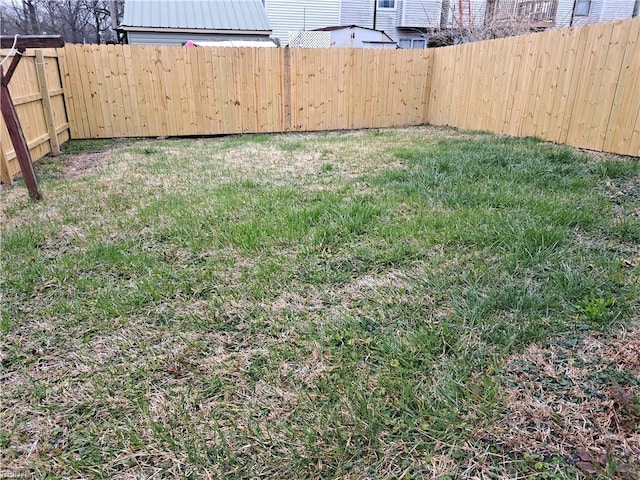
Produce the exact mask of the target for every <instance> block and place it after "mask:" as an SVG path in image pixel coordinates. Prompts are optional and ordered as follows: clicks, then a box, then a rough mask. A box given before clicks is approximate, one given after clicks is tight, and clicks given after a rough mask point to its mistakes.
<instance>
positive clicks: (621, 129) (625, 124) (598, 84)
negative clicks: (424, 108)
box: [426, 18, 640, 156]
mask: <svg viewBox="0 0 640 480" xmlns="http://www.w3.org/2000/svg"><path fill="white" fill-rule="evenodd" d="M431 53H432V55H433V56H432V61H433V63H432V68H433V74H432V81H431V91H430V96H429V106H428V113H427V117H426V121H427V122H429V123H432V124H436V125H452V126H455V127H459V128H466V129H476V130H477V129H480V130H489V131H491V132H496V133H504V134H507V135H514V136H536V137H540V138H543V139H545V140H550V141H552V142H558V143H565V144H568V145H572V146H574V147H581V148H588V149H592V150H599V151H605V152H614V153H620V154H625V155H635V156H640V18H636V19H629V20H624V21H621V22H611V23H600V24H595V25H590V26H586V27H580V28H572V29H566V30H552V31H547V32H543V33H538V34H534V35H526V36H521V37H512V38H504V39H499V40H491V41H488V42H478V43H470V44H466V45H459V46H456V47H447V48H440V49H435V50H433V51H432V52H431Z"/></svg>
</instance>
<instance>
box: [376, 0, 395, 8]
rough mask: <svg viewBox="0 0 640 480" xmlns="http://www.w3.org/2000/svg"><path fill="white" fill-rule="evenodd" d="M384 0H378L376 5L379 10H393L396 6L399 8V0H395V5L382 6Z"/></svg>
mask: <svg viewBox="0 0 640 480" xmlns="http://www.w3.org/2000/svg"><path fill="white" fill-rule="evenodd" d="M382 1H384V0H376V2H377V3H376V6H377V7H378V10H385V11H391V10H395V9H396V8H398V0H393V7H382V6H380V2H382Z"/></svg>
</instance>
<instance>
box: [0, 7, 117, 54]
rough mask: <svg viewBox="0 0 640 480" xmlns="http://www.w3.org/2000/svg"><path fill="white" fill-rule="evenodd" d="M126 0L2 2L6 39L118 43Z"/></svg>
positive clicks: (0, 21) (2, 20) (3, 32)
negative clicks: (30, 37) (16, 36)
mask: <svg viewBox="0 0 640 480" xmlns="http://www.w3.org/2000/svg"><path fill="white" fill-rule="evenodd" d="M123 10H124V0H11V1H10V2H7V1H5V2H4V3H2V2H0V15H1V17H0V25H1V27H2V28H1V31H2V34H3V35H14V34H16V33H19V34H23V35H36V34H57V35H62V37H63V38H64V39H65V41H66V42H70V43H81V42H82V43H104V42H105V41H115V40H116V35H115V27H116V26H117V25H118V24H119V22H120V19H121V18H122V12H123Z"/></svg>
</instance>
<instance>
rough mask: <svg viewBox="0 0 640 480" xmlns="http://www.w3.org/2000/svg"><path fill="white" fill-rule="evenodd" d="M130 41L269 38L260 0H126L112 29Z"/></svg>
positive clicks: (163, 42) (173, 42)
mask: <svg viewBox="0 0 640 480" xmlns="http://www.w3.org/2000/svg"><path fill="white" fill-rule="evenodd" d="M116 30H117V31H118V33H119V34H120V35H121V36H122V37H123V38H122V40H123V42H124V43H129V44H131V45H182V44H183V43H185V42H187V41H189V40H192V41H220V40H223V41H225V40H247V41H270V38H269V37H270V35H271V26H270V24H269V19H268V18H267V12H266V10H265V8H264V5H263V3H262V1H261V0H126V2H125V4H124V17H123V21H122V24H121V25H120V26H119V27H118V28H117V29H116Z"/></svg>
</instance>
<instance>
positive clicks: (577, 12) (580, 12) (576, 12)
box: [573, 0, 591, 17]
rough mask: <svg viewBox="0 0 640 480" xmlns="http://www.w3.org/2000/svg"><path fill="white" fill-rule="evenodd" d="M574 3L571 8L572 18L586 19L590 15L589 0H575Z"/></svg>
mask: <svg viewBox="0 0 640 480" xmlns="http://www.w3.org/2000/svg"><path fill="white" fill-rule="evenodd" d="M575 2H576V3H575V4H574V6H573V16H574V17H588V16H589V15H590V14H591V0H575ZM578 5H581V6H580V7H579V6H578ZM585 5H586V6H585ZM585 9H586V11H585Z"/></svg>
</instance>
